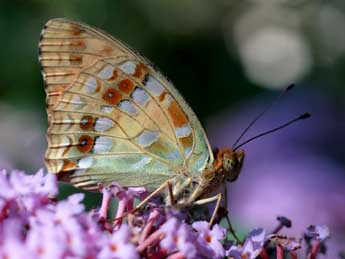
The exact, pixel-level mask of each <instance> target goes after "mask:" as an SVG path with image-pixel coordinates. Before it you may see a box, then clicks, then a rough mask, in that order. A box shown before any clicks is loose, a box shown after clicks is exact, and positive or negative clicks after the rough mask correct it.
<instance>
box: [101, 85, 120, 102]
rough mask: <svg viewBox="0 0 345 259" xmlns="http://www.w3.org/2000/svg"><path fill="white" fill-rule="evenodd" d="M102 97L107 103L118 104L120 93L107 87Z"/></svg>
mask: <svg viewBox="0 0 345 259" xmlns="http://www.w3.org/2000/svg"><path fill="white" fill-rule="evenodd" d="M102 98H103V100H104V101H106V102H107V103H109V104H112V105H116V104H118V103H119V102H120V101H121V99H122V94H121V93H120V92H119V91H118V90H116V89H114V88H108V89H107V90H106V91H105V92H104V94H103V96H102Z"/></svg>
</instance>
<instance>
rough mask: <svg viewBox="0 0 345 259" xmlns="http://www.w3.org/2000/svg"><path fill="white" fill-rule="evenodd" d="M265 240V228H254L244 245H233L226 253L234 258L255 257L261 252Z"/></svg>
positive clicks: (250, 258)
mask: <svg viewBox="0 0 345 259" xmlns="http://www.w3.org/2000/svg"><path fill="white" fill-rule="evenodd" d="M264 242H265V230H264V229H262V228H257V229H254V230H252V231H251V232H250V233H249V234H248V236H247V238H246V241H245V242H244V244H243V246H240V245H238V246H231V247H230V249H229V250H228V251H226V255H227V256H229V257H230V258H234V259H242V258H247V259H255V258H256V257H257V256H258V255H259V254H260V252H261V250H262V248H263V245H264Z"/></svg>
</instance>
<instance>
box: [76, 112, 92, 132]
mask: <svg viewBox="0 0 345 259" xmlns="http://www.w3.org/2000/svg"><path fill="white" fill-rule="evenodd" d="M94 123H95V120H94V119H93V117H92V116H90V115H85V116H83V118H82V119H81V120H80V124H79V125H80V128H81V129H83V130H89V129H92V128H93V125H94Z"/></svg>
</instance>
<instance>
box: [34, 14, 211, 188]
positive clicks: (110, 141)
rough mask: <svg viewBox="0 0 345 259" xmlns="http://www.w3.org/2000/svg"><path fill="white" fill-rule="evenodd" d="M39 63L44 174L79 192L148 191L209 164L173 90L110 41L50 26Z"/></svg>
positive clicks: (200, 135)
mask: <svg viewBox="0 0 345 259" xmlns="http://www.w3.org/2000/svg"><path fill="white" fill-rule="evenodd" d="M40 62H41V65H42V73H43V76H44V80H45V83H46V92H47V112H48V122H49V128H48V133H47V139H48V150H47V152H46V162H47V167H48V170H49V171H50V172H54V173H59V175H60V176H63V178H64V179H67V180H68V181H70V182H71V183H73V184H74V185H76V186H78V187H83V188H87V189H94V188H97V184H98V183H105V184H106V183H109V182H111V181H117V182H119V183H120V184H121V185H123V186H147V187H149V188H155V187H156V186H158V185H159V184H160V183H162V182H163V181H164V180H166V179H169V178H172V177H174V176H175V175H176V174H179V173H182V172H183V173H193V172H199V171H200V170H202V169H203V168H204V167H205V166H206V164H207V162H210V161H212V160H213V157H212V152H210V148H209V145H208V142H207V139H206V137H205V134H204V131H203V129H202V127H201V125H200V123H199V121H198V120H197V118H196V116H195V115H194V113H193V112H192V110H191V109H190V108H189V107H188V105H187V104H186V102H185V101H184V100H183V98H182V97H181V96H180V95H179V94H178V92H177V91H176V89H175V88H174V87H173V85H172V84H171V83H170V82H168V81H167V80H166V79H165V78H164V77H163V76H162V75H161V74H160V73H159V72H157V71H156V70H154V69H153V68H152V66H151V65H150V64H149V63H148V62H147V61H146V60H145V59H144V58H142V57H140V56H139V55H137V54H136V53H134V52H133V51H132V50H130V49H129V48H128V47H126V46H124V45H123V44H122V43H120V42H119V41H117V40H116V39H114V38H112V37H111V36H109V35H107V34H105V33H103V32H100V31H99V30H96V29H94V28H91V27H89V26H87V25H83V24H79V23H76V22H72V21H68V20H62V19H54V20H51V21H49V22H48V23H47V24H46V26H45V29H44V30H43V31H42V38H41V41H40Z"/></svg>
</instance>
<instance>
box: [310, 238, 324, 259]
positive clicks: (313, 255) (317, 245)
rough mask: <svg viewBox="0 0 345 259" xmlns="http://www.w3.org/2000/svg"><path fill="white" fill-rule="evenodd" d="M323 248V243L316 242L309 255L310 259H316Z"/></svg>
mask: <svg viewBox="0 0 345 259" xmlns="http://www.w3.org/2000/svg"><path fill="white" fill-rule="evenodd" d="M320 247H321V241H320V240H316V241H315V242H314V243H313V244H312V247H311V250H310V253H309V254H308V259H316V257H317V254H318V253H319V250H320Z"/></svg>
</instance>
